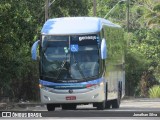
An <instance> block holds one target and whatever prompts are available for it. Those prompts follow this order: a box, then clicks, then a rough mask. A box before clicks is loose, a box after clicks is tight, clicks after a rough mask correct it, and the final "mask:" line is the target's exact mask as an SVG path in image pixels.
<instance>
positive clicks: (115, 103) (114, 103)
mask: <svg viewBox="0 0 160 120" xmlns="http://www.w3.org/2000/svg"><path fill="white" fill-rule="evenodd" d="M120 102H121V93H120V90H119V91H118V98H117V99H115V100H112V108H119V107H120Z"/></svg>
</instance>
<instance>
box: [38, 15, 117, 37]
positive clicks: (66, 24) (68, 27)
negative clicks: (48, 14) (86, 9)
mask: <svg viewBox="0 0 160 120" xmlns="http://www.w3.org/2000/svg"><path fill="white" fill-rule="evenodd" d="M103 25H107V26H111V27H120V26H119V25H116V24H114V23H112V22H110V21H109V20H106V19H103V18H97V17H62V18H54V19H49V20H47V21H46V22H45V24H44V25H43V28H42V30H41V34H45V35H71V34H87V33H97V32H99V31H100V30H101V29H102V26H103Z"/></svg>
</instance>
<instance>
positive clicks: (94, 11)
mask: <svg viewBox="0 0 160 120" xmlns="http://www.w3.org/2000/svg"><path fill="white" fill-rule="evenodd" d="M96 7H97V3H96V0H93V16H96Z"/></svg>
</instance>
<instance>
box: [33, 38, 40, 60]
mask: <svg viewBox="0 0 160 120" xmlns="http://www.w3.org/2000/svg"><path fill="white" fill-rule="evenodd" d="M39 42H40V40H37V41H36V42H35V43H34V44H33V45H32V50H31V54H32V59H33V60H37V47H38V45H39Z"/></svg>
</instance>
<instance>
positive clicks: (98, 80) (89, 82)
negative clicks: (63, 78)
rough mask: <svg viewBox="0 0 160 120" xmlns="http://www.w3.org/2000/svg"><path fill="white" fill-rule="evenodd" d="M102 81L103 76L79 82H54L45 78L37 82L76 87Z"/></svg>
mask: <svg viewBox="0 0 160 120" xmlns="http://www.w3.org/2000/svg"><path fill="white" fill-rule="evenodd" d="M102 81H103V78H99V79H96V80H92V81H87V82H81V83H55V82H48V81H45V80H39V83H40V84H41V85H43V86H77V87H82V86H86V85H88V84H99V83H101V82H102Z"/></svg>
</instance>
